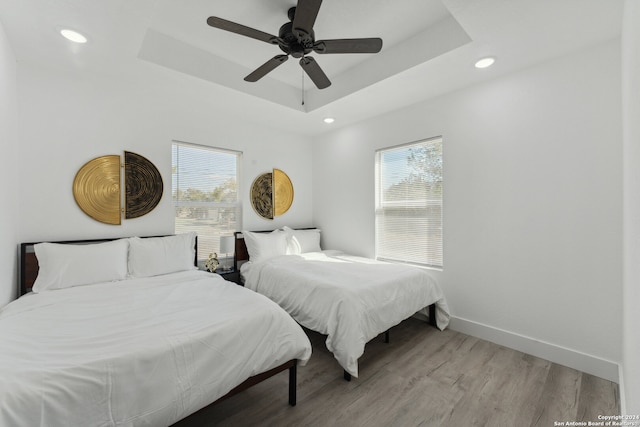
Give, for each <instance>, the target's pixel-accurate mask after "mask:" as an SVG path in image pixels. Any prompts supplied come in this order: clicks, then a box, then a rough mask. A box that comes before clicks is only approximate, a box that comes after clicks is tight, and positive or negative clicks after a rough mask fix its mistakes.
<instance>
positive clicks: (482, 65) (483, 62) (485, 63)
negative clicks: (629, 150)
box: [476, 56, 496, 68]
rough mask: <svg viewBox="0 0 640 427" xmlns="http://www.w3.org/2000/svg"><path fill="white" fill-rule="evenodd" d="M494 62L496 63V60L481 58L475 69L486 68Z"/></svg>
mask: <svg viewBox="0 0 640 427" xmlns="http://www.w3.org/2000/svg"><path fill="white" fill-rule="evenodd" d="M494 62H496V58H494V57H492V56H487V57H486V58H482V59H480V60H478V61H477V62H476V68H487V67H490V66H492V65H493V63H494Z"/></svg>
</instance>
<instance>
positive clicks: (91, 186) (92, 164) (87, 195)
mask: <svg viewBox="0 0 640 427" xmlns="http://www.w3.org/2000/svg"><path fill="white" fill-rule="evenodd" d="M73 197H74V198H75V199H76V203H77V204H78V206H79V207H80V209H82V211H83V212H84V213H86V214H87V215H89V216H90V217H91V218H93V219H95V220H96V221H100V222H104V223H105V224H114V225H118V224H120V156H102V157H96V158H95V159H93V160H90V161H88V162H87V163H85V164H84V166H82V167H81V168H80V170H79V171H78V173H76V177H75V179H74V180H73Z"/></svg>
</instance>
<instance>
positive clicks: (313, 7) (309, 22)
mask: <svg viewBox="0 0 640 427" xmlns="http://www.w3.org/2000/svg"><path fill="white" fill-rule="evenodd" d="M321 4H322V0H298V5H297V6H296V14H295V16H294V17H293V34H294V35H295V36H296V37H298V39H308V38H310V37H311V32H312V31H313V24H315V22H316V17H317V16H318V12H319V11H320V5H321Z"/></svg>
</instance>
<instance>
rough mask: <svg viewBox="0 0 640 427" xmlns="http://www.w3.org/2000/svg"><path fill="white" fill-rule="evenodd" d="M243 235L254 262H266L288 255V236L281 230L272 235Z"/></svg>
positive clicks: (249, 232)
mask: <svg viewBox="0 0 640 427" xmlns="http://www.w3.org/2000/svg"><path fill="white" fill-rule="evenodd" d="M242 235H243V236H244V243H245V244H246V245H247V252H249V260H250V261H252V262H260V261H265V260H268V259H269V258H273V257H275V256H278V255H285V254H286V253H287V235H286V234H285V233H283V232H282V231H280V230H274V231H272V232H271V233H253V232H251V231H243V232H242Z"/></svg>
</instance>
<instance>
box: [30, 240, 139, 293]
mask: <svg viewBox="0 0 640 427" xmlns="http://www.w3.org/2000/svg"><path fill="white" fill-rule="evenodd" d="M128 248H129V243H128V242H127V240H126V239H119V240H114V241H112V242H105V243H92V244H86V245H85V244H78V245H73V244H61V243H38V244H37V245H34V250H35V253H36V257H37V258H38V265H39V270H38V277H37V278H36V281H35V283H34V284H33V289H32V290H33V292H35V293H38V292H42V291H46V290H54V289H64V288H70V287H73V286H81V285H90V284H92V283H100V282H111V281H115V280H123V279H126V278H127V249H128Z"/></svg>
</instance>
